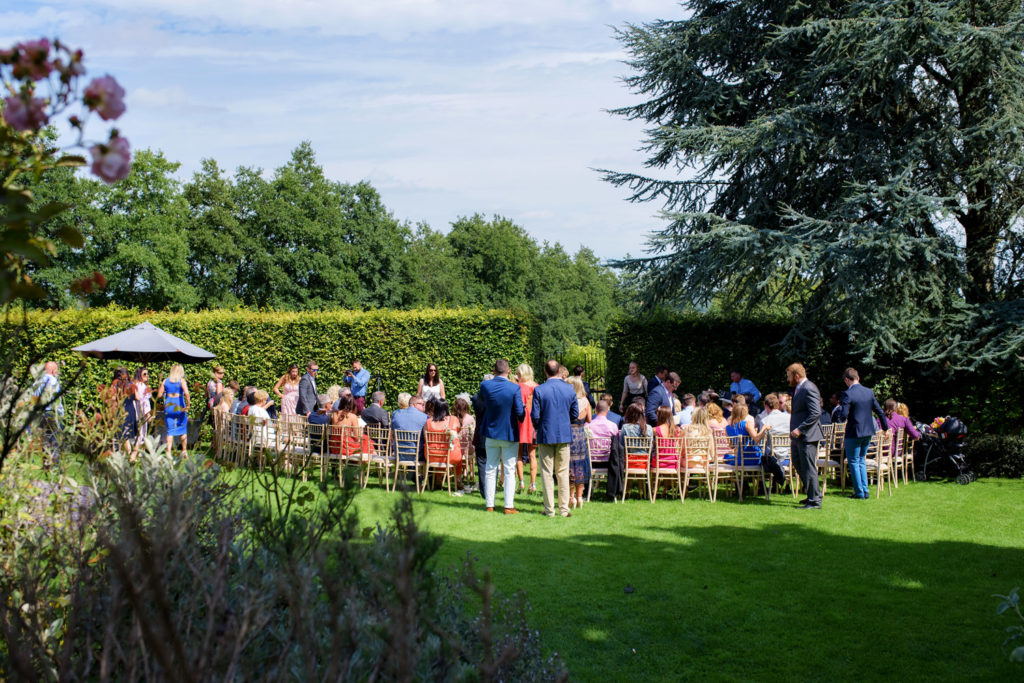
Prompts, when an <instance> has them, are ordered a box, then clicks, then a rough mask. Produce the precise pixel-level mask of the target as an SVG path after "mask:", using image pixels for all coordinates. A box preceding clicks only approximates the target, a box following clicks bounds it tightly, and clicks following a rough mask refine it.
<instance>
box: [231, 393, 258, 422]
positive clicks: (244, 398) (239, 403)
mask: <svg viewBox="0 0 1024 683" xmlns="http://www.w3.org/2000/svg"><path fill="white" fill-rule="evenodd" d="M254 391H256V387H252V386H246V387H245V389H243V390H242V392H241V393H239V394H236V395H235V402H234V403H232V404H231V412H232V413H234V414H235V415H243V414H244V413H242V411H243V410H245V409H246V407H247V406H248V405H249V394H251V393H253V392H254ZM246 412H249V411H247V410H246Z"/></svg>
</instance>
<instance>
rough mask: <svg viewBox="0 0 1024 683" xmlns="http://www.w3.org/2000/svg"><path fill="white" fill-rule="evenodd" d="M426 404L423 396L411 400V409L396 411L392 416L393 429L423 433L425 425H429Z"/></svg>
mask: <svg viewBox="0 0 1024 683" xmlns="http://www.w3.org/2000/svg"><path fill="white" fill-rule="evenodd" d="M425 403H426V402H425V401H424V400H423V397H422V396H413V397H412V398H410V399H409V407H407V408H405V409H401V410H396V411H395V412H394V414H393V415H392V416H391V428H392V429H401V430H405V431H410V432H420V431H423V425H425V424H426V423H427V414H426V413H425V412H424V409H425V407H426V406H425Z"/></svg>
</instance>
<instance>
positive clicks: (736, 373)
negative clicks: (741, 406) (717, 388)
mask: <svg viewBox="0 0 1024 683" xmlns="http://www.w3.org/2000/svg"><path fill="white" fill-rule="evenodd" d="M729 379H731V380H732V384H730V385H729V391H731V392H732V393H734V394H746V395H747V396H749V397H750V398H751V399H753V402H754V403H760V402H761V392H760V391H758V390H757V387H756V386H755V385H754V383H753V382H751V381H750V380H749V379H745V378H744V377H743V373H742V372H741V371H740V370H733V371H732V372H731V373H729ZM751 405H753V404H751Z"/></svg>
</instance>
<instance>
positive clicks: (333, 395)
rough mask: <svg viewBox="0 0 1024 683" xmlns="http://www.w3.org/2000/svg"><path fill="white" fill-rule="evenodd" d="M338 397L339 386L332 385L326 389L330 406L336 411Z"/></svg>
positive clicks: (339, 394) (339, 392) (339, 393)
mask: <svg viewBox="0 0 1024 683" xmlns="http://www.w3.org/2000/svg"><path fill="white" fill-rule="evenodd" d="M339 396H341V385H340V384H332V385H331V386H329V387H327V398H329V399H330V401H331V406H333V407H334V409H335V410H337V409H338V408H337V405H338V397H339Z"/></svg>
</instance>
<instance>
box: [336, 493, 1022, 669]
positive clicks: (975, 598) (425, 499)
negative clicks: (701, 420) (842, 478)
mask: <svg viewBox="0 0 1024 683" xmlns="http://www.w3.org/2000/svg"><path fill="white" fill-rule="evenodd" d="M393 496H394V494H387V493H385V492H384V491H382V490H379V489H374V488H373V487H372V486H371V488H369V489H367V490H366V491H364V492H362V493H360V494H359V495H358V496H357V499H356V505H357V508H358V510H359V513H360V517H361V521H363V522H365V523H371V522H372V521H375V520H378V519H384V518H386V517H387V514H388V511H389V509H390V506H391V504H392V503H393ZM416 499H417V508H418V510H419V514H420V517H421V519H422V524H423V525H424V526H425V527H426V528H427V529H429V530H431V531H433V532H434V533H437V534H439V535H441V536H443V537H444V539H445V543H444V545H443V546H442V549H441V556H440V565H439V566H440V567H442V568H445V567H448V566H452V565H454V564H455V563H456V562H459V561H460V560H461V559H462V558H464V557H465V555H466V553H470V554H471V555H473V556H474V557H476V558H478V559H479V565H480V566H481V567H489V568H490V570H491V572H492V576H493V578H494V580H495V582H496V583H497V585H498V588H499V589H500V590H502V591H504V592H506V593H514V592H516V591H519V590H522V591H525V593H526V595H527V597H528V599H529V601H530V603H531V605H532V610H531V614H530V621H531V624H532V625H534V626H535V627H537V628H539V629H540V631H541V633H542V634H543V637H544V641H545V643H546V646H547V647H549V648H550V649H551V650H552V651H557V652H558V653H559V654H560V655H561V656H562V657H563V658H564V660H565V662H566V663H567V665H568V666H569V670H570V672H571V675H572V678H573V679H577V680H599V679H601V680H609V681H610V680H654V679H660V680H679V679H681V678H697V677H700V678H711V679H715V680H747V679H759V680H794V681H809V680H813V681H819V680H820V681H827V680H837V679H842V680H853V679H860V680H864V679H867V680H874V679H883V678H886V679H893V680H901V679H902V680H926V679H930V680H1021V679H1022V678H1024V668H1022V667H1020V666H1017V665H1011V664H1009V663H1008V662H1007V661H1006V658H1005V657H1004V656H1003V654H1002V652H1001V650H1000V644H1001V643H1002V640H1003V637H1004V633H1003V630H1004V628H1005V627H1006V626H1008V625H1010V624H1011V623H1012V622H1011V621H1010V619H1009V617H1008V616H1003V617H997V616H996V614H995V606H996V604H997V601H996V600H995V599H993V598H992V597H991V596H992V594H993V593H1006V592H1007V591H1009V590H1010V589H1012V588H1013V587H1014V586H1024V515H1022V513H1024V481H1020V480H996V479H989V480H981V481H978V482H975V483H973V484H971V485H969V486H957V485H956V484H947V483H937V482H929V483H925V484H918V483H912V484H910V485H909V486H901V487H900V488H899V490H897V491H896V492H895V495H893V497H891V498H890V497H888V496H887V495H886V494H884V493H883V495H882V497H881V498H880V499H877V500H876V499H871V500H870V501H855V500H849V499H846V498H842V497H840V494H839V493H838V491H837V492H835V493H834V494H833V493H831V492H830V493H829V494H828V495H827V496H826V500H825V506H824V509H822V510H797V509H796V508H795V503H794V501H793V499H792V498H791V497H789V496H774V497H773V498H772V502H771V504H765V503H764V502H763V501H762V500H760V499H756V500H752V501H744V502H743V503H742V504H741V503H738V502H736V501H735V500H731V499H725V498H720V499H719V501H718V502H717V503H714V504H711V503H708V502H707V501H704V500H697V499H694V500H691V499H689V498H688V499H687V501H686V503H685V504H680V502H679V500H678V498H676V499H667V500H660V499H659V501H658V502H657V504H654V505H652V504H651V503H649V502H647V501H645V500H643V501H641V500H639V499H636V500H630V501H627V502H626V503H625V504H612V503H605V502H597V500H596V497H595V500H594V502H591V503H589V504H587V505H586V506H585V507H584V508H583V510H582V511H573V516H572V517H571V518H569V519H563V518H555V519H549V518H546V517H544V516H542V515H541V513H540V511H541V504H540V499H539V497H525V496H520V497H517V503H516V504H517V506H518V507H519V508H520V510H521V511H522V514H519V515H516V516H506V515H503V514H501V513H500V509H501V508H500V507H499V512H497V513H486V512H484V510H483V502H482V500H481V498H480V497H479V495H478V494H472V495H469V494H467V495H466V496H464V497H461V498H451V497H448V495H447V494H446V493H438V492H428V493H426V494H423V495H421V496H416ZM498 504H499V505H501V495H500V491H499V496H498ZM627 584H628V585H631V586H632V587H633V588H634V589H635V590H634V592H632V593H626V592H625V590H624V589H625V587H626V586H627Z"/></svg>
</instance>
